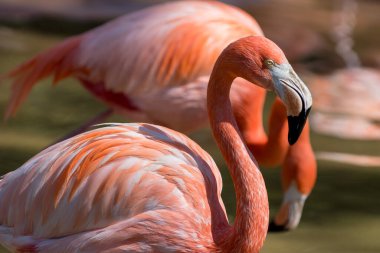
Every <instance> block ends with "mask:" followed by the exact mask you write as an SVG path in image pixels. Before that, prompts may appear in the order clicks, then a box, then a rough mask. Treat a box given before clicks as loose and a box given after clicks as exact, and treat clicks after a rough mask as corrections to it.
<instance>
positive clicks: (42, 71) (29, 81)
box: [4, 36, 82, 119]
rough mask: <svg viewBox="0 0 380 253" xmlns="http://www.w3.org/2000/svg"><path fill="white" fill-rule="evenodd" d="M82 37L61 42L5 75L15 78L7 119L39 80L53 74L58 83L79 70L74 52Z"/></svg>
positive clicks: (8, 77)
mask: <svg viewBox="0 0 380 253" xmlns="http://www.w3.org/2000/svg"><path fill="white" fill-rule="evenodd" d="M81 39H82V38H81V36H76V37H72V38H70V39H67V40H65V41H63V42H62V43H61V44H59V45H57V46H55V47H53V48H51V49H49V50H47V51H45V52H42V53H40V54H38V55H37V56H35V57H34V58H32V59H30V60H29V61H27V62H25V63H23V64H21V65H20V66H19V67H17V68H15V69H14V70H12V71H10V72H9V73H8V74H7V75H6V76H5V78H7V79H13V82H12V88H11V89H12V92H11V97H10V100H9V102H8V106H7V109H6V111H5V116H4V117H5V119H8V118H9V117H10V116H12V115H14V114H15V113H16V111H17V109H18V108H19V107H20V105H21V104H22V102H23V101H24V100H25V99H26V97H27V96H28V94H29V92H30V91H31V89H32V88H33V86H34V85H35V84H36V83H37V82H38V81H39V80H41V79H44V78H45V77H48V76H50V75H53V76H54V79H53V80H54V83H56V82H58V81H59V80H61V79H63V78H65V77H67V76H69V75H71V74H72V73H73V72H74V71H76V70H77V68H76V67H75V66H74V56H75V53H74V52H75V50H76V49H77V48H78V46H79V44H80V42H81Z"/></svg>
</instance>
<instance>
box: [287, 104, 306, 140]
mask: <svg viewBox="0 0 380 253" xmlns="http://www.w3.org/2000/svg"><path fill="white" fill-rule="evenodd" d="M310 110H311V107H310V108H309V109H307V111H305V110H304V109H303V110H302V111H301V113H300V114H299V115H298V116H288V125H289V133H288V142H289V145H293V144H295V143H296V142H297V140H298V138H299V137H300V135H301V133H302V130H303V128H304V126H305V124H306V120H307V117H308V116H309V113H310Z"/></svg>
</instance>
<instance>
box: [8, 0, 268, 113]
mask: <svg viewBox="0 0 380 253" xmlns="http://www.w3.org/2000/svg"><path fill="white" fill-rule="evenodd" d="M262 34H263V33H262V31H261V29H260V27H259V26H258V24H257V22H256V21H255V20H254V19H253V18H252V17H251V16H249V15H248V14H247V13H245V12H243V11H242V10H240V9H238V8H235V7H233V6H229V5H226V4H223V3H219V2H214V1H210V2H208V1H180V2H172V3H166V4H160V5H157V6H153V7H150V8H146V9H143V10H141V11H137V12H134V13H131V14H127V15H124V16H121V17H119V18H117V19H115V20H112V21H110V22H108V23H106V24H104V25H102V26H100V27H98V28H96V29H93V30H91V31H89V32H87V33H84V34H82V35H80V36H75V37H72V38H69V39H67V40H65V41H63V42H62V43H61V44H59V45H57V46H55V47H53V48H51V49H50V50H47V51H46V52H43V53H41V54H39V55H37V56H36V57H35V58H33V59H31V60H29V61H28V62H26V63H24V64H22V65H21V66H20V67H18V68H16V69H15V70H14V71H11V72H10V74H9V75H8V77H9V78H11V79H14V81H13V84H12V90H13V91H12V97H11V100H10V102H9V105H8V109H7V112H6V118H7V117H9V116H10V115H12V114H14V113H15V112H16V110H17V108H18V107H19V105H20V104H21V103H22V102H23V100H24V99H25V98H26V97H27V95H28V93H29V92H30V90H31V88H32V87H33V85H35V84H36V83H37V82H38V81H39V80H40V79H42V78H45V77H47V76H49V75H54V76H55V81H58V80H60V79H62V78H64V77H66V76H69V75H74V76H76V77H78V78H79V79H81V80H85V81H86V82H90V83H92V84H93V85H94V86H95V85H98V86H99V85H103V86H104V90H105V91H106V92H107V91H108V92H111V93H112V94H113V93H122V94H125V95H128V96H132V97H133V96H136V95H141V94H146V93H149V92H154V91H159V90H161V89H162V88H164V87H170V86H176V85H185V84H187V83H189V82H192V81H195V80H196V79H197V78H199V77H201V76H208V75H209V74H210V73H211V70H212V67H213V65H214V63H215V61H216V59H217V57H218V55H219V54H220V53H221V51H222V50H223V49H224V48H225V47H226V46H227V45H228V44H229V43H231V42H232V41H235V40H237V39H239V38H241V37H245V36H249V35H262ZM86 88H88V87H86ZM89 89H90V90H91V87H90V88H89Z"/></svg>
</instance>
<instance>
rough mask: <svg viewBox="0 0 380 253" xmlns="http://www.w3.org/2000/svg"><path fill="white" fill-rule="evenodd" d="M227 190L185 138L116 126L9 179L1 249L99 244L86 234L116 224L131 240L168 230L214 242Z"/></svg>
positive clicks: (3, 196) (60, 147) (1, 186)
mask: <svg viewBox="0 0 380 253" xmlns="http://www.w3.org/2000/svg"><path fill="white" fill-rule="evenodd" d="M221 188H222V180H221V176H220V173H219V171H218V169H217V167H216V165H215V163H214V162H213V160H212V158H211V157H210V156H209V155H208V154H207V153H206V152H204V151H203V150H202V149H201V148H200V147H199V146H198V145H197V144H195V143H194V142H193V141H191V140H190V139H189V138H187V137H186V136H184V135H182V134H180V133H177V132H174V131H172V130H169V129H167V128H164V127H158V126H154V125H149V124H115V125H112V126H108V127H105V128H100V129H96V130H93V131H90V132H86V133H84V134H81V135H78V136H76V137H73V138H71V139H68V140H65V141H63V142H61V143H58V144H55V145H54V146H51V147H49V148H47V149H46V150H44V151H42V152H41V153H39V154H38V155H36V156H35V157H33V158H32V159H30V160H29V161H28V162H26V163H25V164H24V165H23V166H21V167H20V168H19V169H18V170H16V171H14V172H11V173H8V174H7V175H5V176H4V178H3V179H2V180H1V181H0V224H1V225H0V243H3V244H6V245H8V246H9V245H10V244H12V242H13V244H16V245H17V238H18V237H25V236H30V237H31V238H39V239H38V240H48V239H50V240H51V239H53V238H60V237H62V238H65V237H68V236H72V235H73V234H81V235H80V236H81V238H82V239H83V240H86V239H84V238H87V239H88V240H92V241H94V237H93V236H89V234H87V233H86V232H88V231H92V232H91V233H92V235H94V233H95V232H94V231H97V230H101V231H103V232H104V233H106V231H107V229H106V228H107V227H112V226H116V227H114V229H116V230H120V231H121V230H122V234H123V235H124V236H127V237H125V238H124V239H125V240H126V239H127V238H135V239H136V238H137V237H141V236H142V234H144V235H146V236H147V237H149V235H150V234H151V235H152V237H151V239H150V240H153V241H154V240H155V239H154V238H156V240H157V241H161V240H163V238H157V235H161V234H163V232H162V231H169V232H167V233H172V232H170V230H173V231H180V232H177V237H180V238H182V239H183V240H184V241H186V240H187V241H188V240H189V238H194V237H199V238H203V237H204V238H208V239H210V238H212V234H211V228H210V226H211V222H212V220H211V219H212V218H211V216H212V215H211V213H212V212H213V215H214V216H215V217H216V218H217V219H220V220H224V221H226V219H227V218H226V214H225V209H224V205H223V203H222V201H221V197H220V194H221ZM213 206H214V207H213ZM215 206H218V208H216V209H215ZM167 220H169V221H167ZM115 224H119V225H115ZM120 224H121V225H120ZM165 226H167V227H165ZM164 227H165V228H164ZM194 227H197V228H198V229H199V231H194ZM157 230H162V231H161V232H160V231H157ZM181 231H182V232H181ZM89 233H90V232H89ZM91 233H90V234H91ZM181 233H182V234H181ZM194 233H195V234H194ZM95 234H96V233H95ZM128 236H129V237H128ZM165 236H167V237H170V235H165ZM10 237H11V239H10ZM111 237H112V236H110V238H108V239H107V240H115V238H116V237H117V238H119V239H120V240H121V241H122V238H120V235H115V238H111ZM158 237H159V236H158ZM4 238H7V239H4ZM173 238H175V236H174V237H173ZM199 238H198V239H199ZM4 240H5V241H4ZM199 240H200V239H199ZM202 240H203V239H202ZM23 241H25V240H23ZM69 241H72V240H69ZM157 241H154V242H150V243H148V244H149V245H154V244H155V243H158V242H157ZM33 242H34V241H33ZM34 243H36V242H34ZM93 243H94V242H93ZM119 243H120V241H119ZM208 243H211V241H210V242H208ZM21 244H22V243H21ZM48 244H49V243H48ZM82 244H83V245H84V246H83V247H85V242H82ZM28 245H29V244H28ZM28 245H27V246H28ZM106 245H108V244H107V243H106ZM178 245H181V243H179V244H178ZM18 246H20V245H18ZM21 246H22V245H21ZM24 246H25V245H24ZM77 246H78V245H77ZM28 247H29V246H28ZM104 247H105V246H104ZM157 247H158V246H157ZM50 249H51V248H50ZM59 252H61V251H59Z"/></svg>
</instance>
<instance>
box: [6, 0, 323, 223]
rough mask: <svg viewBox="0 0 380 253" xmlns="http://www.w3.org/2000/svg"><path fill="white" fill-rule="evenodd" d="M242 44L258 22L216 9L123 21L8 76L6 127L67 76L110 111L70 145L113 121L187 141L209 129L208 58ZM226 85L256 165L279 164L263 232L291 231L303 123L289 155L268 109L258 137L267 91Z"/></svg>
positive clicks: (281, 112)
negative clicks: (277, 204) (275, 199)
mask: <svg viewBox="0 0 380 253" xmlns="http://www.w3.org/2000/svg"><path fill="white" fill-rule="evenodd" d="M249 35H261V36H262V35H263V33H262V30H261V28H260V27H259V25H258V24H257V22H256V21H255V20H254V19H253V18H252V17H251V16H250V15H248V14H247V13H245V12H243V11H242V10H240V9H238V8H236V7H232V6H229V5H226V4H223V3H219V2H207V1H185V2H173V3H166V4H160V5H156V6H153V7H150V8H147V9H144V10H141V11H138V12H135V13H132V14H128V15H125V16H122V17H120V18H117V19H115V20H113V21H110V22H108V23H106V24H104V25H103V26H100V27H98V28H96V29H94V30H91V31H89V32H86V33H84V34H81V35H78V36H74V37H71V38H68V39H66V40H65V41H63V42H62V43H60V44H58V45H57V46H55V47H53V48H51V49H49V50H47V51H45V52H43V53H41V54H39V55H37V56H36V57H34V58H33V59H31V60H29V61H27V62H26V63H24V64H22V65H20V66H19V67H18V68H16V69H15V70H13V71H11V72H10V73H9V75H8V77H9V78H12V79H13V80H14V81H13V83H12V95H11V99H10V102H9V106H8V108H7V110H6V113H5V117H6V118H8V117H9V116H11V115H13V114H14V113H15V112H16V110H17V108H18V107H19V106H20V104H21V103H22V102H23V101H24V99H25V98H26V97H27V95H28V93H29V92H30V90H31V88H32V87H33V86H34V85H35V84H36V83H37V82H38V81H39V80H40V79H43V78H45V77H47V76H49V75H53V76H54V83H57V82H58V81H59V80H61V79H63V78H65V77H68V76H73V77H76V78H77V79H79V80H80V82H81V84H82V85H83V86H84V87H85V88H86V89H87V90H88V91H89V92H91V93H92V94H93V95H94V96H95V97H97V98H98V99H100V100H101V101H103V102H105V103H106V104H107V105H108V106H109V108H111V109H110V110H107V111H106V112H103V113H102V114H100V115H99V116H97V117H95V118H94V119H92V120H90V121H89V122H87V123H85V124H84V125H83V126H82V127H80V128H79V129H78V130H77V131H74V132H73V133H71V134H69V136H72V135H74V133H79V132H82V131H83V130H85V129H86V128H88V126H89V125H92V124H94V123H95V122H97V121H98V122H102V120H104V119H105V117H107V116H109V115H110V114H112V112H117V113H119V114H122V115H125V116H127V117H128V118H129V119H131V120H132V121H138V122H148V123H154V124H159V125H163V126H166V127H169V128H171V129H175V130H177V131H181V132H184V133H188V132H190V131H193V130H195V129H198V128H200V127H202V126H205V125H207V124H208V117H207V106H206V89H207V83H208V80H209V76H210V73H211V70H212V66H213V65H214V63H215V61H216V59H217V56H218V55H219V54H220V53H221V52H222V50H223V49H224V48H225V47H226V46H227V45H228V44H229V43H231V42H232V41H235V40H237V39H238V38H241V37H246V36H249ZM234 83H235V85H233V86H232V89H231V101H232V106H233V109H234V114H235V117H236V118H237V123H238V126H239V128H240V129H241V131H242V134H243V136H244V138H245V141H246V142H247V143H248V145H249V147H255V148H254V149H253V148H251V152H253V154H254V155H255V157H256V158H257V159H258V162H259V163H260V164H263V165H266V166H274V165H278V164H280V163H283V188H284V200H283V204H282V206H281V209H280V210H281V211H280V213H279V214H278V215H277V216H276V218H275V220H274V223H272V226H271V228H274V229H276V230H282V229H293V228H295V227H297V225H298V223H299V221H300V218H301V214H302V209H303V205H304V202H305V200H306V198H307V196H308V195H309V194H310V192H311V190H312V188H313V186H314V183H315V180H316V161H315V158H314V153H313V150H312V148H311V145H310V141H309V126H308V123H307V125H306V127H305V131H304V132H303V133H302V135H301V136H300V140H299V141H298V142H297V143H296V144H295V145H293V146H291V147H289V145H288V143H287V140H286V132H287V131H288V126H287V124H286V116H287V115H286V110H285V107H284V105H283V104H282V102H280V101H279V100H277V101H276V102H275V103H274V105H273V108H272V114H271V120H270V129H269V135H268V136H267V135H266V133H265V131H264V128H263V123H262V111H263V105H264V100H265V92H266V91H265V90H264V89H262V88H260V87H256V86H252V85H251V84H250V83H248V82H247V81H246V80H244V79H239V78H237V79H236V80H235V81H234ZM65 138H66V137H65ZM65 138H64V139H65Z"/></svg>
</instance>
